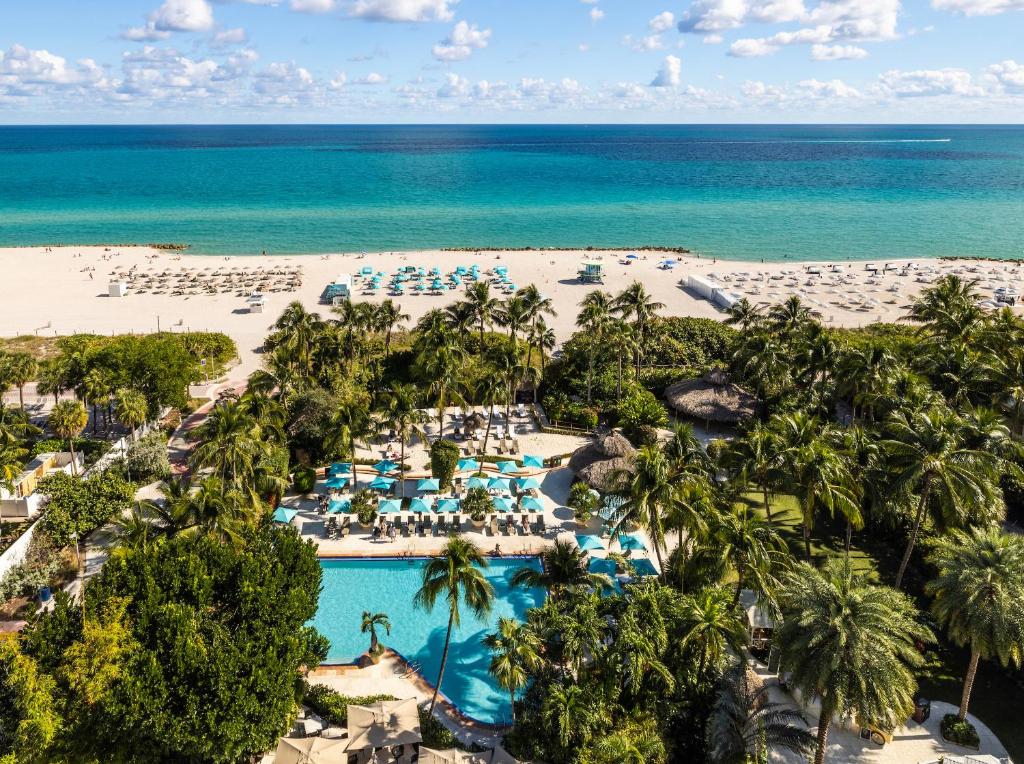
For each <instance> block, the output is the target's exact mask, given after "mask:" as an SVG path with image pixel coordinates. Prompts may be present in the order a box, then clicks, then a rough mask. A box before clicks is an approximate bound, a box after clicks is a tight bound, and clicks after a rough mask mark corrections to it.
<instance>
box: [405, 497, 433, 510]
mask: <svg viewBox="0 0 1024 764" xmlns="http://www.w3.org/2000/svg"><path fill="white" fill-rule="evenodd" d="M433 505H434V500H433V499H432V498H431V497H429V496H423V497H419V498H416V499H413V500H412V501H410V502H409V511H410V512H429V511H430V508H431V507H432V506H433Z"/></svg>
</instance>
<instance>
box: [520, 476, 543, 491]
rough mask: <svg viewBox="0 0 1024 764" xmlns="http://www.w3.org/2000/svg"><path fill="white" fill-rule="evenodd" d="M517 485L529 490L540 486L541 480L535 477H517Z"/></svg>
mask: <svg viewBox="0 0 1024 764" xmlns="http://www.w3.org/2000/svg"><path fill="white" fill-rule="evenodd" d="M516 485H517V486H519V488H520V489H522V490H524V491H527V490H529V489H530V488H540V481H539V480H537V478H535V477H524V478H516Z"/></svg>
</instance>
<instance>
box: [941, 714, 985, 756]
mask: <svg viewBox="0 0 1024 764" xmlns="http://www.w3.org/2000/svg"><path fill="white" fill-rule="evenodd" d="M939 729H940V730H941V731H942V737H944V738H946V740H949V741H950V742H952V743H956V744H957V745H964V746H968V747H970V748H977V747H978V746H979V745H980V743H981V741H980V740H979V738H978V731H977V730H976V729H974V725H973V724H971V723H970V722H969V721H967V720H966V719H964V720H962V721H961V719H960V717H959V716H957V715H956V714H946V715H945V716H943V717H942V722H941V723H940V724H939Z"/></svg>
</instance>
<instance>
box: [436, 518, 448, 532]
mask: <svg viewBox="0 0 1024 764" xmlns="http://www.w3.org/2000/svg"><path fill="white" fill-rule="evenodd" d="M437 535H438V536H447V535H448V521H447V520H446V519H445V517H444V515H441V516H440V517H438V518H437Z"/></svg>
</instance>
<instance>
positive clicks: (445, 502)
mask: <svg viewBox="0 0 1024 764" xmlns="http://www.w3.org/2000/svg"><path fill="white" fill-rule="evenodd" d="M434 511H435V512H458V511H459V500H458V499H441V501H439V502H437V504H435V505H434Z"/></svg>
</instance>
